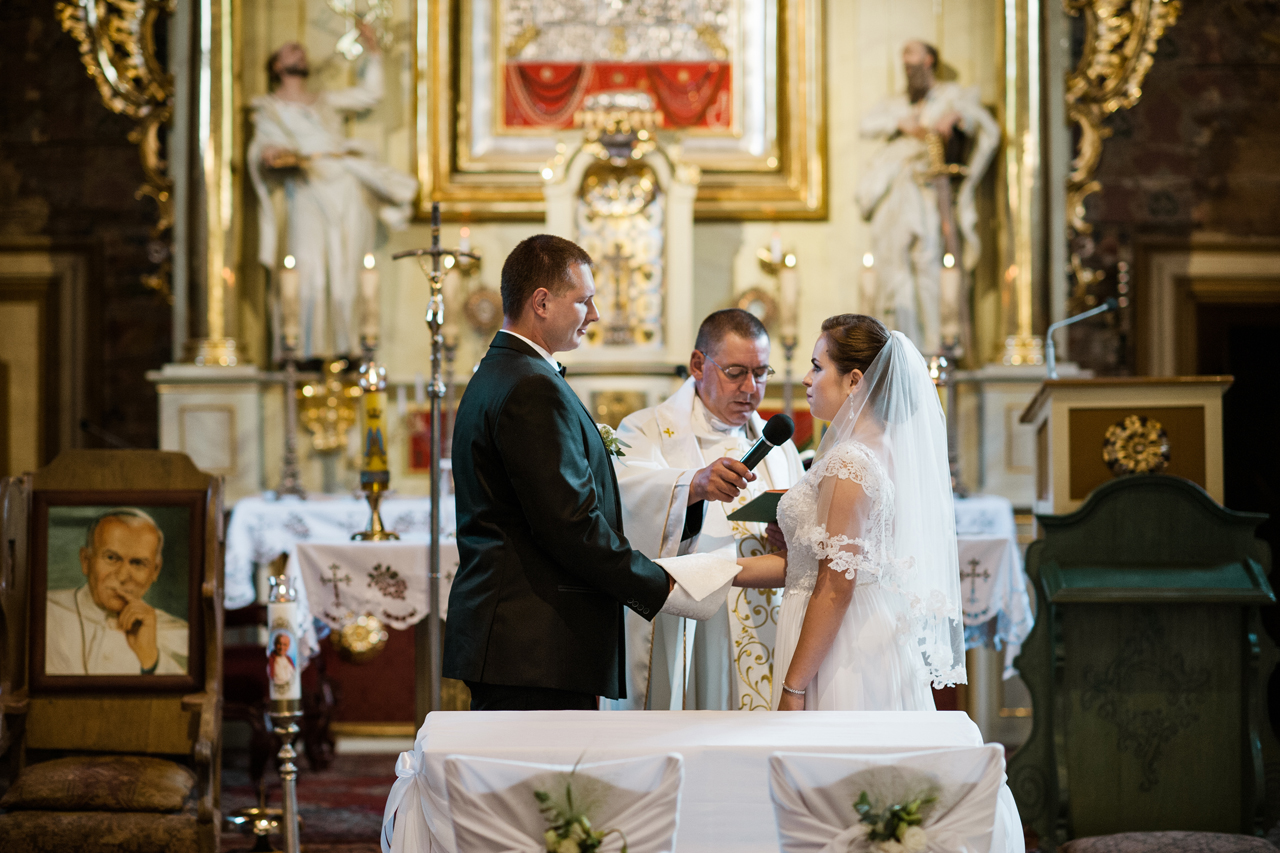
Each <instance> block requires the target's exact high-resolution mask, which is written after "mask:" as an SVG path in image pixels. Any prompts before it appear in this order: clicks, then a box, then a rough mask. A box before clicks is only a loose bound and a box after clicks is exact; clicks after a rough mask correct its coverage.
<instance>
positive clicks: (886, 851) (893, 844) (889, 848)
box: [880, 839, 907, 853]
mask: <svg viewBox="0 0 1280 853" xmlns="http://www.w3.org/2000/svg"><path fill="white" fill-rule="evenodd" d="M880 853H907V848H906V847H903V846H902V844H901V843H900V842H897V841H893V840H892V839H890V840H889V841H881V842H880Z"/></svg>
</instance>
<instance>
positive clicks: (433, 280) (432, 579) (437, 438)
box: [391, 202, 480, 720]
mask: <svg viewBox="0 0 1280 853" xmlns="http://www.w3.org/2000/svg"><path fill="white" fill-rule="evenodd" d="M391 258H392V260H397V261H398V260H400V259H401V258H416V259H417V261H418V266H419V267H420V268H421V269H422V271H423V273H425V274H426V276H427V281H428V282H429V283H430V285H431V297H430V299H429V300H428V302H427V317H426V320H427V328H429V329H430V330H431V385H430V388H429V389H428V390H429V394H430V396H431V551H430V563H429V566H430V569H429V573H428V575H427V581H428V589H429V592H428V596H429V602H428V604H429V607H430V610H429V611H428V613H427V618H426V623H427V636H426V638H425V639H426V646H427V649H426V655H424V658H425V659H426V660H428V661H429V662H430V670H431V678H430V682H431V683H430V685H429V693H428V695H427V696H423V695H422V691H421V690H420V691H419V694H418V702H417V705H418V708H417V709H416V710H417V718H418V719H420V720H421V719H424V718H425V717H426V714H427V711H428V710H431V709H437V708H439V707H440V661H441V657H440V652H441V648H440V577H441V573H440V476H441V475H440V457H441V455H442V453H443V448H444V442H443V440H442V436H441V418H440V410H441V403H442V402H443V401H444V396H445V392H446V388H445V383H444V376H443V369H444V331H443V329H444V272H445V269H447V268H448V267H450V266H453V265H455V264H457V263H458V262H459V261H466V260H468V259H469V260H473V261H479V260H480V256H479V255H477V254H475V253H474V252H464V251H462V250H461V249H443V248H441V247H440V203H439V202H432V204H431V248H429V249H410V250H408V251H405V252H396V253H395V254H394V255H392V256H391ZM428 258H430V261H431V262H430V264H428V263H427V259H428ZM445 259H451V260H450V262H449V263H448V264H444V263H443V262H444V261H445ZM442 266H443V267H444V268H445V269H442ZM419 624H421V623H419ZM419 674H421V670H419ZM419 684H421V682H419ZM424 706H426V707H424Z"/></svg>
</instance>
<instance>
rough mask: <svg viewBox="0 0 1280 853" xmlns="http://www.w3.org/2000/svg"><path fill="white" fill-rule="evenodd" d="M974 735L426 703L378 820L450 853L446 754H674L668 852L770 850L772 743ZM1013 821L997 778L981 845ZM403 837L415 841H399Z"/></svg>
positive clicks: (971, 736) (969, 742) (1004, 845)
mask: <svg viewBox="0 0 1280 853" xmlns="http://www.w3.org/2000/svg"><path fill="white" fill-rule="evenodd" d="M981 743H982V735H981V734H980V733H979V731H978V727H977V726H976V725H974V723H973V721H972V720H970V719H969V717H968V716H966V715H965V714H963V713H961V712H958V711H919V712H909V711H908V712H881V711H795V712H786V713H780V712H770V713H764V714H744V713H741V712H737V711H664V712H660V713H659V712H652V711H614V712H612V713H609V714H602V713H599V712H593V711H522V712H521V711H502V712H495V711H484V712H471V711H454V712H448V711H444V712H435V713H432V714H428V715H427V719H426V722H425V723H423V726H422V728H421V729H419V730H418V737H417V741H416V743H415V746H414V751H413V752H411V753H410V752H405V753H402V754H401V755H400V760H399V762H398V763H397V769H396V774H397V776H398V777H399V778H398V779H397V780H396V785H395V787H394V788H393V789H392V792H391V797H390V799H389V800H388V814H387V815H386V817H385V820H386V821H387V822H390V821H391V820H393V819H394V820H395V822H396V825H395V830H394V833H390V834H391V837H392V839H393V841H392V849H393V850H395V851H397V853H400V851H403V853H427V851H431V853H455V848H454V843H453V828H452V825H451V824H450V821H449V812H448V795H447V793H446V786H445V775H444V761H445V758H446V757H447V756H450V755H474V756H482V757H489V758H501V759H507V760H516V761H532V762H539V763H547V764H573V763H575V762H578V761H587V762H592V761H605V760H610V759H620V758H631V757H636V756H645V755H660V754H666V753H673V752H674V753H679V754H680V755H681V756H682V757H683V759H684V768H685V771H684V772H685V781H684V790H683V792H682V793H681V797H680V827H679V831H678V832H677V835H676V850H678V851H680V853H700V851H713V850H714V851H721V850H732V851H737V852H738V853H751V851H759V853H765V851H770V853H776V851H777V849H778V832H777V827H776V825H775V822H774V815H773V807H772V805H771V802H770V799H769V756H770V754H772V753H773V752H776V751H779V750H781V751H785V752H817V753H826V754H838V753H867V752H875V753H897V752H912V751H921V750H929V749H937V748H940V747H950V746H978V745H980V744H981ZM423 820H425V824H426V825H425V827H423V826H422V822H423ZM1020 826H1021V823H1020V821H1019V820H1018V813H1017V806H1016V805H1015V804H1014V801H1013V795H1012V793H1010V791H1009V788H1008V786H1007V785H1002V786H1001V790H1000V803H999V808H998V810H997V819H996V836H995V837H994V838H993V843H992V848H991V849H992V850H993V851H998V853H1021V851H1022V849H1023V839H1022V834H1021V831H1020V830H1019V831H1015V830H1014V829H1013V828H1014V827H1020ZM387 829H389V827H387V826H384V837H386V835H385V833H386V831H387ZM415 830H417V831H415ZM1010 835H1016V836H1017V837H1016V838H1011V837H1009V836H1010ZM406 837H408V838H409V839H411V840H412V839H416V840H413V841H412V843H409V844H406V843H405V838H406Z"/></svg>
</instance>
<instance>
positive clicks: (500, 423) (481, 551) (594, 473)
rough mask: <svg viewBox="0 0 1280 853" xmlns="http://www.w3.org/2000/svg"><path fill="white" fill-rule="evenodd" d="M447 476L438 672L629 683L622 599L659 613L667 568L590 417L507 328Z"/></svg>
mask: <svg viewBox="0 0 1280 853" xmlns="http://www.w3.org/2000/svg"><path fill="white" fill-rule="evenodd" d="M453 479H454V485H455V490H456V493H457V506H458V557H459V564H458V573H457V575H456V576H455V577H454V580H453V589H452V591H451V592H450V593H449V618H448V620H447V623H446V628H445V639H444V670H443V671H444V675H446V676H448V677H449V678H459V679H463V680H465V681H478V682H484V683H486V684H502V685H511V686H518V687H551V688H556V689H560V690H571V691H575V692H581V693H593V694H596V695H598V696H607V697H609V698H614V699H617V698H622V697H625V696H626V679H625V677H624V675H623V673H624V672H625V660H624V648H623V644H624V637H623V610H622V608H623V606H624V605H625V606H627V607H630V608H631V609H633V610H635V611H636V612H637V613H639V614H640V615H641V616H643V617H644V618H645V619H650V620H651V619H653V617H654V616H656V615H657V613H658V610H659V609H661V607H662V605H663V603H664V602H665V601H666V599H667V590H668V584H667V575H666V573H665V572H664V571H663V570H662V569H661V567H659V566H658V565H657V564H656V563H654V562H652V561H651V560H649V559H648V558H646V557H645V556H644V555H642V554H640V553H639V552H638V551H633V550H632V549H631V546H630V545H629V544H628V543H627V540H626V538H625V537H624V536H623V534H622V506H621V501H620V499H619V495H618V482H617V479H616V478H615V476H614V473H613V463H612V460H611V459H610V457H609V453H608V451H607V450H606V449H605V446H604V442H603V441H602V440H601V438H600V433H599V431H598V430H597V428H596V425H595V422H594V421H593V420H592V419H591V417H590V416H589V415H588V414H587V410H586V409H585V408H584V407H583V406H582V403H581V402H580V401H579V400H578V398H577V396H576V395H575V394H574V393H573V390H572V389H571V388H570V387H569V385H568V383H566V382H565V381H564V379H563V378H562V377H561V376H560V375H559V374H558V373H557V372H556V370H555V369H554V368H553V367H551V365H550V364H548V363H547V361H546V360H545V359H543V358H542V357H540V356H539V355H538V354H537V353H536V352H535V351H534V350H533V348H532V347H530V346H529V345H528V344H526V343H525V342H524V341H522V340H520V339H519V338H517V337H515V336H514V335H508V334H507V333H505V332H499V333H498V335H497V337H495V338H494V340H493V343H492V344H490V346H489V352H488V353H487V354H486V355H485V357H484V360H483V361H481V362H480V367H479V368H478V369H477V370H476V372H475V374H474V375H473V376H472V377H471V381H470V382H469V383H467V390H466V393H464V394H463V395H462V401H461V402H460V403H459V404H458V414H457V418H456V420H455V422H454V428H453Z"/></svg>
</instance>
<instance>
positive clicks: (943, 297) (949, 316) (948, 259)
mask: <svg viewBox="0 0 1280 853" xmlns="http://www.w3.org/2000/svg"><path fill="white" fill-rule="evenodd" d="M962 289H963V279H962V277H961V274H960V268H959V267H958V266H956V259H955V256H953V255H952V254H951V253H950V252H948V253H947V254H946V255H945V256H944V257H943V259H942V270H941V272H940V274H939V277H938V296H939V302H940V303H941V305H940V308H941V312H940V315H941V316H940V318H939V319H940V321H941V324H940V329H939V331H940V332H941V334H942V339H943V340H944V341H957V340H959V338H960V300H961V298H962V295H961V292H962Z"/></svg>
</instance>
